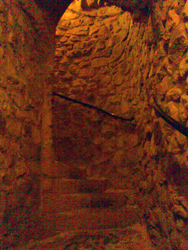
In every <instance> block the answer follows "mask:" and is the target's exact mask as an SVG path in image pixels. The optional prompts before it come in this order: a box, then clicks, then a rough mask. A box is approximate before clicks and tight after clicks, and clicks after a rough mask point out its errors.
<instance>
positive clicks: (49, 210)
mask: <svg viewBox="0 0 188 250" xmlns="http://www.w3.org/2000/svg"><path fill="white" fill-rule="evenodd" d="M65 177H68V178H65ZM39 212H40V220H41V221H40V223H41V225H42V228H43V230H40V232H41V237H40V238H45V237H49V236H53V235H56V234H58V233H60V232H66V231H74V230H96V229H107V228H124V227H126V226H129V225H130V224H134V223H136V222H137V221H138V220H139V219H140V214H139V211H138V207H137V206H135V205H134V204H129V198H128V194H127V190H122V189H110V185H109V180H108V179H106V178H87V177H86V176H84V174H83V175H82V174H81V175H80V176H79V178H78V176H76V178H75V177H74V178H70V173H69V171H66V174H65V173H64V174H63V177H58V178H54V180H53V189H51V190H50V191H46V192H43V193H42V196H41V206H40V211H39Z"/></svg>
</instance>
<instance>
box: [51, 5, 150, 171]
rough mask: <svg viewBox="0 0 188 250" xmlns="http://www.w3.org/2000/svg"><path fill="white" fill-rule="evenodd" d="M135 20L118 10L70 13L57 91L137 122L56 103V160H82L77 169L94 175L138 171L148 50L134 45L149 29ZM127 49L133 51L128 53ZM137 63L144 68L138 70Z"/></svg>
mask: <svg viewBox="0 0 188 250" xmlns="http://www.w3.org/2000/svg"><path fill="white" fill-rule="evenodd" d="M72 6H74V4H72ZM72 6H70V8H72ZM132 21H133V20H132V18H131V15H130V13H129V12H125V13H122V11H121V9H120V8H116V7H112V8H109V7H103V8H100V9H99V10H95V11H93V12H92V13H91V12H89V14H88V13H87V12H82V13H81V14H80V15H79V13H75V12H74V11H73V12H72V11H71V10H67V11H66V13H65V14H64V15H63V17H62V18H61V20H60V22H59V25H58V28H57V32H56V35H57V48H56V62H57V63H56V72H55V74H56V78H57V79H56V84H55V85H54V91H56V92H58V93H61V94H63V95H65V96H68V97H71V98H73V99H76V100H79V101H82V102H84V103H89V104H91V105H93V106H95V107H98V108H101V109H103V110H105V111H108V112H111V113H114V114H115V115H118V116H120V117H123V118H131V117H134V118H135V120H134V121H133V122H132V123H130V122H126V121H119V120H118V119H112V118H111V117H108V116H107V115H103V114H101V113H100V112H99V113H98V112H97V111H95V110H91V109H86V108H85V107H82V106H80V105H79V104H72V103H70V102H67V101H66V100H60V98H59V97H55V98H54V111H53V112H54V114H55V118H54V122H53V125H54V132H53V135H54V145H55V153H56V157H57V160H63V161H67V163H68V164H69V163H71V164H74V162H76V164H77V159H79V161H80V162H79V164H80V165H82V166H83V165H84V166H85V167H86V168H88V172H89V174H90V175H101V171H103V172H104V173H103V174H105V172H109V171H111V170H112V169H113V171H114V169H115V170H116V169H117V165H118V166H119V167H120V166H133V165H134V166H135V165H137V164H138V162H139V157H140V155H141V154H142V153H141V152H140V151H142V149H141V147H140V140H139V137H138V135H137V132H136V131H135V124H136V123H137V122H138V120H139V117H140V116H141V113H142V110H143V108H144V99H145V96H146V95H145V93H146V90H145V89H144V88H143V81H144V80H145V79H146V74H147V73H146V74H145V75H144V76H142V75H143V74H142V71H143V69H144V68H145V63H146V62H144V61H143V60H142V59H141V56H140V55H142V56H143V55H144V54H145V53H148V51H147V48H146V47H145V49H144V50H143V51H142V47H141V46H142V43H140V44H138V46H134V43H135V41H136V40H134V41H133V40H132V39H131V37H132V33H133V32H134V33H135V36H136V37H137V39H138V41H139V39H141V38H140V37H142V36H143V32H144V30H145V26H146V24H145V23H142V24H141V25H140V24H139V23H138V24H135V29H133V24H132ZM139 26H141V28H140V29H139ZM150 32H151V30H150V31H148V33H146V35H144V39H145V40H148V36H151V34H150ZM151 38H152V37H151ZM151 38H150V39H151ZM129 44H130V50H127V47H128V46H129ZM127 57H128V61H127V60H125V58H127ZM134 63H135V65H137V64H140V67H139V69H138V68H137V67H136V66H133V65H134ZM137 76H138V77H137ZM142 77H144V79H142ZM135 89H138V91H135ZM138 102H139V105H137V103H138ZM142 104H143V105H142ZM86 110H87V111H86ZM88 149H89V150H88ZM135 152H137V153H136V155H135ZM125 155H126V157H124V156H125ZM125 161H126V163H125ZM104 166H105V168H104ZM118 169H119V168H118Z"/></svg>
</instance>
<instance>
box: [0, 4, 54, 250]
mask: <svg viewBox="0 0 188 250" xmlns="http://www.w3.org/2000/svg"><path fill="white" fill-rule="evenodd" d="M54 30H55V25H53V22H52V24H50V23H49V22H48V19H47V17H46V15H45V13H44V12H42V11H41V9H39V8H38V6H37V5H36V4H35V2H34V1H24V0H23V1H16V0H15V1H14V0H13V1H11V2H10V1H1V2H0V44H1V46H0V64H1V75H0V162H1V165H0V225H1V232H0V241H1V247H0V248H1V249H8V248H9V247H12V246H14V245H16V244H18V243H19V242H20V241H21V240H27V239H28V237H29V235H31V232H32V227H33V224H32V215H33V214H35V212H36V209H37V207H38V205H39V184H40V183H39V177H38V176H39V174H40V172H41V160H42V158H44V154H45V150H44V148H45V147H44V141H45V140H46V139H47V138H48V137H50V130H48V129H47V127H48V125H49V122H46V123H45V125H44V123H43V122H42V120H43V119H46V121H47V119H48V120H49V115H50V105H49V103H48V105H46V103H47V101H49V98H47V97H46V96H47V94H48V93H49V89H50V86H51V84H52V83H51V82H50V77H51V76H50V72H52V68H53V60H54V59H53V57H54V38H53V37H54V35H53V34H54ZM47 44H48V45H47ZM46 45H47V46H46ZM44 113H45V116H44ZM45 131H48V133H47V134H45ZM42 152H43V155H42ZM49 156H50V155H49ZM47 158H48V157H47ZM35 216H36V215H34V217H35Z"/></svg>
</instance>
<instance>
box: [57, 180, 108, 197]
mask: <svg viewBox="0 0 188 250" xmlns="http://www.w3.org/2000/svg"><path fill="white" fill-rule="evenodd" d="M108 183H109V182H108V180H107V179H106V178H97V179H93V178H87V179H65V178H55V179H54V182H53V191H54V192H55V193H61V194H75V193H96V192H97V193H101V192H104V191H105V190H106V189H107V188H108Z"/></svg>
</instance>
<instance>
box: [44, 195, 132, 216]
mask: <svg viewBox="0 0 188 250" xmlns="http://www.w3.org/2000/svg"><path fill="white" fill-rule="evenodd" d="M127 201H128V196H127V193H126V192H123V191H121V192H117V191H115V190H112V191H110V190H109V191H106V192H105V193H101V194H99V193H83V194H81V193H79V194H78V193H77V194H63V193H54V192H50V193H49V192H48V193H44V194H43V195H42V197H41V207H40V209H41V211H43V212H63V211H71V210H75V209H80V208H87V207H88V208H105V207H106V208H108V207H122V206H125V205H126V204H127Z"/></svg>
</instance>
